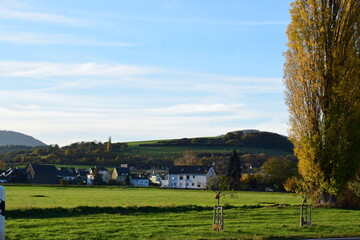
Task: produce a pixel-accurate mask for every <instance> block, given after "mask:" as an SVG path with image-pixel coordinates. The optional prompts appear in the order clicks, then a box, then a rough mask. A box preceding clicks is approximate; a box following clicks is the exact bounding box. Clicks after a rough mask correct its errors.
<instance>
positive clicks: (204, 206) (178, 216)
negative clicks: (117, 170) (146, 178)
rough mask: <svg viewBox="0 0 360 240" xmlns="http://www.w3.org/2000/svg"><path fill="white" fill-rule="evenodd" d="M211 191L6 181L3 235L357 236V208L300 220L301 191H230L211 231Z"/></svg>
mask: <svg viewBox="0 0 360 240" xmlns="http://www.w3.org/2000/svg"><path fill="white" fill-rule="evenodd" d="M214 196H215V192H212V191H199V190H171V189H155V188H120V187H102V188H95V187H92V188H85V187H82V188H80V187H40V186H7V187H6V208H7V213H6V237H7V239H301V238H310V237H339V236H360V222H359V219H360V211H359V210H344V209H330V208H315V209H314V212H313V225H312V226H310V227H302V228H301V227H299V205H300V203H301V200H302V199H301V198H300V197H294V196H293V195H292V194H287V193H259V192H236V193H234V194H227V195H225V196H224V197H222V199H221V202H220V203H221V205H223V206H225V229H224V231H222V232H215V231H212V230H211V224H212V207H213V206H214V205H215V204H216V200H215V199H214Z"/></svg>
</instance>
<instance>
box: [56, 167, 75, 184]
mask: <svg viewBox="0 0 360 240" xmlns="http://www.w3.org/2000/svg"><path fill="white" fill-rule="evenodd" d="M76 175H77V173H76V170H75V168H70V167H60V168H59V169H58V170H57V178H58V179H59V181H65V182H74V181H75V180H76Z"/></svg>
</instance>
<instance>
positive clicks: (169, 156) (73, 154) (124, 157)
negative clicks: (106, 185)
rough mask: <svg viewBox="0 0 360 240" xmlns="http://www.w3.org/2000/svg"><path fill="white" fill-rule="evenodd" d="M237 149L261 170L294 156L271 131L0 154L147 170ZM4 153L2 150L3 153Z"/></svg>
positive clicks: (12, 159)
mask: <svg viewBox="0 0 360 240" xmlns="http://www.w3.org/2000/svg"><path fill="white" fill-rule="evenodd" d="M232 150H237V151H238V152H239V153H240V154H241V156H242V161H243V162H244V163H251V165H252V166H253V167H259V166H261V165H262V164H263V162H265V161H266V160H267V159H268V158H269V157H271V156H291V155H293V145H292V143H291V142H290V141H289V140H288V139H287V138H286V137H284V136H281V135H279V134H275V133H270V132H260V131H251V132H245V133H244V132H242V131H235V132H229V133H227V134H225V135H222V136H219V137H201V138H183V139H171V140H153V141H142V142H129V143H111V144H108V143H107V142H104V143H102V142H77V143H73V144H70V145H68V146H64V147H61V148H59V146H57V145H49V146H46V147H34V148H32V149H27V150H18V151H16V150H15V151H12V152H8V153H7V154H6V155H5V154H0V161H3V162H6V163H9V164H12V165H21V164H28V163H37V164H40V163H42V164H69V165H98V166H119V165H120V164H122V163H127V164H129V165H133V166H137V167H141V168H148V167H164V166H165V167H166V166H171V165H173V164H175V163H176V162H177V161H181V160H182V159H184V156H191V158H192V159H195V161H196V163H197V164H212V163H213V162H220V161H224V160H226V159H228V158H229V154H230V152H231V151H232ZM0 153H1V151H0Z"/></svg>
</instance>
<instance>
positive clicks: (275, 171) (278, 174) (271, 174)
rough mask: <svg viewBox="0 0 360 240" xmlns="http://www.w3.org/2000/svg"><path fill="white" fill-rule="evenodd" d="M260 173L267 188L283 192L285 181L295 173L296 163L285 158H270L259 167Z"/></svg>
mask: <svg viewBox="0 0 360 240" xmlns="http://www.w3.org/2000/svg"><path fill="white" fill-rule="evenodd" d="M261 172H262V174H263V176H264V181H265V183H266V184H267V186H269V187H271V188H273V189H275V190H280V191H283V190H284V186H283V185H284V183H285V181H286V180H287V179H288V178H290V177H292V176H295V175H296V173H297V168H296V162H294V161H292V160H290V159H287V158H279V157H271V158H269V159H268V160H267V161H266V162H265V163H264V165H262V166H261Z"/></svg>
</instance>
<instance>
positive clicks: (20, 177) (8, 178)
mask: <svg viewBox="0 0 360 240" xmlns="http://www.w3.org/2000/svg"><path fill="white" fill-rule="evenodd" d="M26 180H27V175H26V169H25V168H9V169H8V170H6V171H5V172H3V173H2V174H1V175H0V182H2V183H26Z"/></svg>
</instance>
